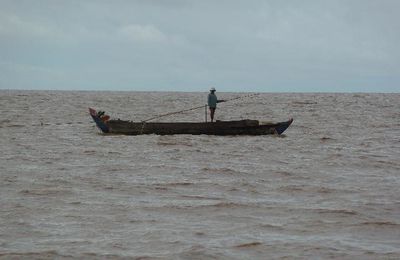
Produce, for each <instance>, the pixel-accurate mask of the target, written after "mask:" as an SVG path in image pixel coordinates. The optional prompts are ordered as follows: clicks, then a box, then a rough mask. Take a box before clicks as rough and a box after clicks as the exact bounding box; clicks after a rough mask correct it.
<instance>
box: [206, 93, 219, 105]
mask: <svg viewBox="0 0 400 260" xmlns="http://www.w3.org/2000/svg"><path fill="white" fill-rule="evenodd" d="M217 102H218V99H217V95H215V94H214V93H209V94H208V98H207V103H208V106H209V107H212V108H216V107H217Z"/></svg>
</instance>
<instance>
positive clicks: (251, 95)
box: [142, 93, 261, 131]
mask: <svg viewBox="0 0 400 260" xmlns="http://www.w3.org/2000/svg"><path fill="white" fill-rule="evenodd" d="M260 94H261V93H252V94H249V95H246V96H238V97H234V98H231V99H226V100H224V102H229V101H233V100H238V99H242V98H247V97H255V96H258V95H260ZM206 106H207V105H206ZM200 108H204V105H201V106H198V107H192V108H188V109H184V110H180V111H175V112H170V113H166V114H162V115H157V116H154V117H151V118H148V119H145V120H142V123H143V124H144V123H146V122H148V121H151V120H154V119H157V118H161V117H165V116H170V115H175V114H179V113H184V112H188V111H192V110H196V109H200ZM143 128H144V125H143ZM142 131H143V130H142Z"/></svg>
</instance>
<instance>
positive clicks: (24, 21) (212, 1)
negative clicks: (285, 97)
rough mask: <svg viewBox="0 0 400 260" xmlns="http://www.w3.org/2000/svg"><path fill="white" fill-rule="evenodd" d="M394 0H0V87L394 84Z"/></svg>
mask: <svg viewBox="0 0 400 260" xmlns="http://www.w3.org/2000/svg"><path fill="white" fill-rule="evenodd" d="M399 11H400V1H399V0H301V1H299V0H113V1H108V0H35V1H33V0H0V89H34V90H36V89H50V90H106V91H115V90H123V91H187V92H191V91H207V90H208V89H209V88H210V87H215V88H216V89H217V91H223V92H400V15H399Z"/></svg>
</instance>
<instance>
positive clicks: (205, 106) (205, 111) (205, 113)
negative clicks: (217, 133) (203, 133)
mask: <svg viewBox="0 0 400 260" xmlns="http://www.w3.org/2000/svg"><path fill="white" fill-rule="evenodd" d="M204 115H205V116H206V117H205V119H206V123H207V105H204Z"/></svg>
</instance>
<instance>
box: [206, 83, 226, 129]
mask: <svg viewBox="0 0 400 260" xmlns="http://www.w3.org/2000/svg"><path fill="white" fill-rule="evenodd" d="M221 102H225V100H218V98H217V95H215V88H211V89H210V93H209V94H208V97H207V104H208V107H209V108H210V117H211V122H214V113H215V109H217V103H221Z"/></svg>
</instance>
